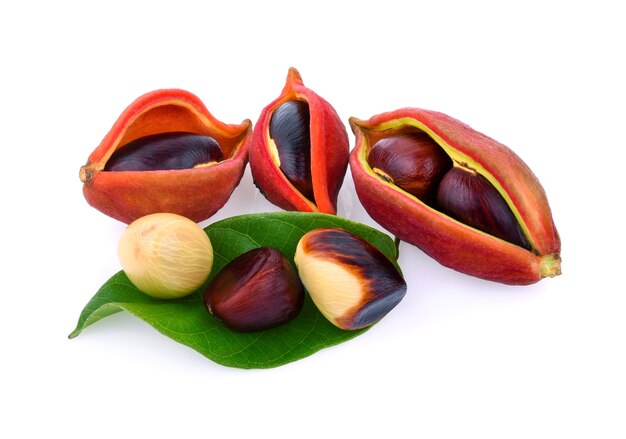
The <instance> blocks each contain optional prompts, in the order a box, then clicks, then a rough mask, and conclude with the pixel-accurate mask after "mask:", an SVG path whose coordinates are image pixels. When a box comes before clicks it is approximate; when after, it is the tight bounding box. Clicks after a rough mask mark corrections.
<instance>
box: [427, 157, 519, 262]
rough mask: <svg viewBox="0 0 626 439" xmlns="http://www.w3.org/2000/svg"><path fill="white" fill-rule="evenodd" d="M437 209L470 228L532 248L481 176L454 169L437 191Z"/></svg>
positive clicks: (498, 195)
mask: <svg viewBox="0 0 626 439" xmlns="http://www.w3.org/2000/svg"><path fill="white" fill-rule="evenodd" d="M437 206H438V209H439V210H440V211H441V212H443V213H445V214H447V215H449V216H451V217H452V218H454V219H456V220H458V221H460V222H462V223H464V224H467V225H468V226H470V227H473V228H475V229H478V230H481V231H483V232H485V233H489V234H490V235H493V236H495V237H497V238H500V239H503V240H505V241H508V242H511V243H513V244H516V245H519V246H520V247H523V248H525V249H527V250H531V246H530V244H529V243H528V240H527V239H526V237H525V235H524V233H523V231H522V229H521V227H520V225H519V222H518V221H517V219H516V218H515V215H513V212H511V209H510V208H509V206H508V205H507V203H506V201H504V198H502V195H500V193H499V192H498V191H497V190H496V188H495V187H494V186H493V185H492V184H491V183H489V181H488V180H487V179H486V178H485V177H483V176H482V175H480V174H478V173H476V172H473V171H472V170H470V169H467V168H462V167H458V166H455V167H453V168H452V169H451V170H450V171H449V172H448V173H447V174H446V175H445V176H444V177H443V180H441V183H440V184H439V188H438V189H437Z"/></svg>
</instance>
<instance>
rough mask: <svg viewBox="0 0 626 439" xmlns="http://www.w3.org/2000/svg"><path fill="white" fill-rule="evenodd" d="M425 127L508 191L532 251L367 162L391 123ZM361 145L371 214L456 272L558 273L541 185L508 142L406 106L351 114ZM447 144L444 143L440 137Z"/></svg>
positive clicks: (360, 182)
mask: <svg viewBox="0 0 626 439" xmlns="http://www.w3.org/2000/svg"><path fill="white" fill-rule="evenodd" d="M398 121H401V123H402V124H408V125H409V126H414V127H420V129H423V130H424V131H427V132H429V134H430V135H431V137H433V138H435V139H436V140H437V139H438V143H440V142H443V143H445V144H446V145H448V146H449V147H450V148H451V149H454V150H456V151H458V152H459V153H461V154H463V155H465V156H466V157H468V158H470V159H471V160H474V161H475V162H476V163H479V164H481V165H482V166H483V168H484V169H485V170H486V171H487V172H488V173H490V174H491V175H492V176H493V178H494V179H495V180H496V181H497V182H498V183H499V185H501V187H502V188H503V189H504V191H505V192H506V193H507V194H508V195H509V197H510V200H511V202H512V204H513V206H514V207H515V208H516V209H517V211H518V212H519V214H520V217H521V218H522V220H523V221H524V222H525V224H526V226H527V235H528V238H529V240H530V243H531V245H532V246H533V248H534V252H532V251H528V250H526V249H524V248H522V247H519V246H517V245H514V244H511V243H508V242H506V241H503V240H501V239H498V238H495V237H493V236H490V235H488V234H485V233H483V232H480V231H478V230H476V229H473V228H471V227H469V226H466V225H464V224H462V223H460V222H458V221H455V220H454V219H452V218H450V217H448V216H447V215H445V214H443V213H441V212H438V211H437V210H435V209H433V208H431V207H429V206H427V205H426V204H424V203H423V202H421V201H419V200H418V199H417V198H415V197H413V196H411V195H410V194H408V193H406V192H404V191H402V190H400V189H399V188H397V187H395V186H393V185H390V184H386V183H384V182H383V181H382V180H381V179H380V178H378V177H377V176H376V175H375V174H374V173H373V171H372V170H371V168H370V167H369V165H368V164H367V160H366V158H367V153H368V152H369V148H371V146H372V145H373V143H375V140H377V139H379V138H381V137H384V135H383V134H382V132H383V131H384V130H385V129H387V128H388V127H389V126H390V123H392V124H395V125H397V123H396V122H398ZM350 124H351V126H352V129H353V131H354V133H355V136H356V146H355V148H354V149H353V150H352V153H351V155H350V169H351V172H352V177H353V180H354V184H355V188H356V191H357V195H358V197H359V199H360V200H361V203H362V204H363V207H364V208H365V209H366V211H367V212H368V213H369V215H370V216H371V217H372V218H373V219H374V220H375V221H376V222H378V223H379V224H380V225H381V226H383V227H384V228H385V229H387V230H388V231H389V232H391V233H393V234H394V235H396V236H397V237H398V238H400V239H401V240H403V241H406V242H408V243H410V244H413V245H415V246H417V247H419V248H420V249H421V250H422V251H424V252H425V253H426V254H428V255H429V256H431V257H432V258H434V259H435V260H437V261H438V262H439V263H440V264H442V265H444V266H446V267H449V268H452V269H454V270H457V271H460V272H462V273H466V274H469V275H472V276H476V277H479V278H482V279H487V280H490V281H494V282H500V283H504V284H510V285H527V284H532V283H535V282H537V281H539V280H541V279H542V278H543V277H548V276H555V275H558V274H560V256H559V253H560V250H561V241H560V238H559V234H558V232H557V230H556V227H555V225H554V221H553V219H552V213H551V210H550V207H549V204H548V200H547V197H546V194H545V192H544V190H543V187H542V186H541V184H540V183H539V180H538V179H537V177H536V176H535V175H534V174H533V173H532V171H531V170H530V168H529V167H528V166H527V165H526V164H525V163H524V162H523V161H522V160H521V159H520V158H519V157H518V156H517V155H516V154H515V153H514V152H513V151H511V150H510V149H509V148H508V147H506V146H504V145H502V144H501V143H499V142H497V141H495V140H493V139H491V138H489V137H487V136H485V135H484V134H482V133H479V132H477V131H475V130H473V129H472V128H470V127H469V126H467V125H465V124H464V123H462V122H460V121H458V120H456V119H453V118H451V117H449V116H446V115H445V114H442V113H438V112H434V111H428V110H422V109H417V108H402V109H399V110H396V111H392V112H389V113H382V114H379V115H376V116H373V117H372V118H371V119H369V120H367V121H361V120H358V119H356V118H351V120H350ZM440 144H441V143H440Z"/></svg>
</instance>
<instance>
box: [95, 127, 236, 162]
mask: <svg viewBox="0 0 626 439" xmlns="http://www.w3.org/2000/svg"><path fill="white" fill-rule="evenodd" d="M222 160H224V156H223V154H222V150H221V149H220V146H219V145H218V143H217V141H216V140H215V139H213V138H212V137H209V136H203V135H200V134H193V133H183V132H172V133H160V134H153V135H150V136H145V137H140V138H138V139H135V140H133V141H132V142H129V143H128V144H126V145H124V146H122V147H120V148H119V149H117V150H116V151H115V152H114V153H113V155H112V156H111V158H109V160H107V162H106V164H105V167H104V170H105V171H118V172H119V171H158V170H172V169H191V168H194V167H197V166H203V165H208V164H210V163H216V162H219V161H222Z"/></svg>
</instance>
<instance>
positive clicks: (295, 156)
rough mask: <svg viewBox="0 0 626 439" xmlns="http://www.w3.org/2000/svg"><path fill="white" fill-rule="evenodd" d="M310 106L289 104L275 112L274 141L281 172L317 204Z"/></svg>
mask: <svg viewBox="0 0 626 439" xmlns="http://www.w3.org/2000/svg"><path fill="white" fill-rule="evenodd" d="M310 125H311V124H310V115H309V104H308V103H306V102H303V101H295V100H292V101H287V102H285V103H284V104H282V105H281V106H280V107H278V108H277V109H276V110H274V113H273V114H272V118H271V119H270V137H271V138H272V139H273V140H274V143H275V144H276V149H277V150H278V157H279V159H280V169H281V171H282V172H283V174H285V176H286V177H287V179H288V180H289V181H290V182H291V184H293V186H294V187H295V188H296V189H297V190H298V191H299V192H300V193H301V194H302V195H304V196H305V197H306V198H308V199H309V200H313V199H314V198H313V180H312V178H311V134H310Z"/></svg>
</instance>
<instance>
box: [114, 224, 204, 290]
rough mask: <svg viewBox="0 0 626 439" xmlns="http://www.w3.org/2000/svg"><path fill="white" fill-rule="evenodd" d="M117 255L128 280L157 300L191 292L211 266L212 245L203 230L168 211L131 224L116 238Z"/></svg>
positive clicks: (202, 281)
mask: <svg viewBox="0 0 626 439" xmlns="http://www.w3.org/2000/svg"><path fill="white" fill-rule="evenodd" d="M118 255H119V259H120V262H121V264H122V268H123V269H124V272H125V273H126V275H127V276H128V278H129V279H130V280H131V282H132V283H133V284H134V285H135V286H136V287H137V288H138V289H139V290H141V291H142V292H144V293H145V294H148V295H149V296H152V297H156V298H160V299H176V298H180V297H184V296H186V295H188V294H190V293H192V292H194V291H195V290H197V289H198V288H199V287H200V286H201V285H202V284H203V283H204V282H205V281H206V280H207V278H208V277H209V274H210V273H211V268H212V266H213V247H212V246H211V241H210V240H209V237H208V236H207V234H206V233H205V232H204V230H202V228H201V227H200V226H199V225H198V224H196V223H194V222H193V221H191V220H190V219H188V218H185V217H183V216H180V215H175V214H172V213H156V214H151V215H146V216H144V217H142V218H139V219H137V220H136V221H134V222H133V223H131V224H130V225H129V226H128V228H127V229H126V230H125V231H124V232H123V233H122V236H121V237H120V241H119V245H118Z"/></svg>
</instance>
